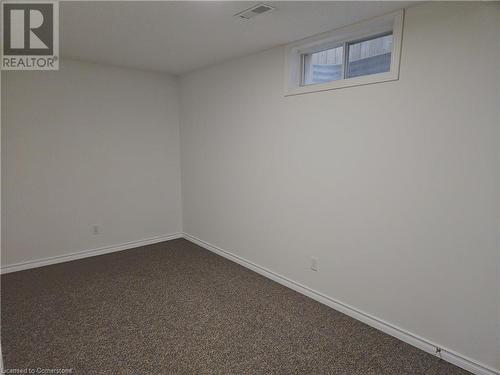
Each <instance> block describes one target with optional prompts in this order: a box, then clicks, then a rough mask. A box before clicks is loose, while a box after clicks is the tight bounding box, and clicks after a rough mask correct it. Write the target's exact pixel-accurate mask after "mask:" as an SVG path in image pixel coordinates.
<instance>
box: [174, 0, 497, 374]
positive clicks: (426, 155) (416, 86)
mask: <svg viewBox="0 0 500 375" xmlns="http://www.w3.org/2000/svg"><path fill="white" fill-rule="evenodd" d="M498 11H499V5H498V4H495V3H481V4H473V3H460V4H458V3H448V4H447V3H429V4H424V5H419V6H416V7H413V8H410V9H408V10H407V12H406V19H405V28H404V38H403V50H402V60H401V75H400V80H399V81H395V82H387V83H380V84H373V85H367V86H360V87H351V88H344V89H339V90H333V91H327V92H320V93H312V94H305V95H299V96H292V97H284V96H283V69H284V51H283V48H275V49H272V50H269V51H266V52H263V53H259V54H255V55H251V56H248V57H245V58H242V59H238V60H234V61H230V62H227V63H224V64H221V65H217V66H213V67H209V68H206V69H202V70H198V71H195V72H193V73H190V74H188V75H185V76H183V77H181V80H180V92H181V108H182V109H181V168H182V186H183V209H184V211H183V217H184V231H185V232H186V233H188V234H190V235H193V236H196V237H198V238H200V239H202V240H204V241H206V242H208V243H211V244H213V245H215V246H218V247H220V248H222V249H225V250H227V251H230V252H233V253H234V254H236V255H238V256H240V257H243V258H245V259H247V260H249V261H252V262H254V263H256V264H258V265H261V266H264V267H266V268H268V269H270V270H272V271H274V272H277V273H279V274H281V275H284V276H285V277H288V278H290V279H292V280H294V281H296V282H299V283H301V284H304V285H306V286H308V287H310V288H313V289H314V290H317V291H319V292H321V293H323V294H326V295H328V296H330V297H331V298H334V299H336V300H339V301H341V302H343V303H347V304H349V305H351V306H354V307H355V308H357V309H360V310H362V311H364V312H366V313H369V314H371V315H373V316H375V317H377V318H380V319H383V320H385V321H387V322H389V323H391V324H393V325H396V326H399V327H401V328H403V329H405V330H407V331H409V332H412V333H414V334H416V335H419V336H421V337H423V338H425V339H427V340H430V341H432V342H435V343H437V344H439V345H440V346H443V347H446V348H448V349H450V350H452V351H456V352H458V353H460V354H461V355H463V356H466V357H470V358H471V359H473V360H474V361H477V362H479V363H482V364H484V365H486V366H489V367H491V368H497V369H498V368H500V362H499V358H500V355H499V354H500V352H499V339H500V338H499V330H498V328H499V296H500V294H499V285H500V282H499V263H500V258H499V246H498V245H499V242H498V228H499V223H498V218H499V212H500V207H499V194H498V192H499V189H500V186H499V179H500V178H499V173H500V168H498V162H499V149H500V142H499V141H500V132H499V122H500V118H499V110H498V107H499V103H498V100H499V93H498V87H499V77H498V61H499V55H498V53H499V51H498V45H499V39H498V38H499V35H500V29H499V24H500V23H499V22H498V13H499V12H498ZM311 257H317V258H318V261H319V271H318V272H314V271H312V270H311V269H310V263H311V259H310V258H311Z"/></svg>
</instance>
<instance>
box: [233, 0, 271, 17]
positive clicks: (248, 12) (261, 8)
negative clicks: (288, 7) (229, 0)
mask: <svg viewBox="0 0 500 375" xmlns="http://www.w3.org/2000/svg"><path fill="white" fill-rule="evenodd" d="M273 10H274V7H272V6H270V5H267V4H263V3H261V4H257V5H255V6H253V7H251V8H248V9H245V10H244V11H242V12H239V13H236V14H235V15H234V16H235V17H239V18H243V19H245V20H248V19H250V18H253V17H255V16H258V15H259V14H263V13H269V12H272V11H273Z"/></svg>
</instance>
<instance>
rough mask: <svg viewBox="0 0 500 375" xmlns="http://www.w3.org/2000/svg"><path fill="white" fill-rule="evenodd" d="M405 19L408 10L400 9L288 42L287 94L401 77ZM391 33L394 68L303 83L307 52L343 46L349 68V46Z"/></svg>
mask: <svg viewBox="0 0 500 375" xmlns="http://www.w3.org/2000/svg"><path fill="white" fill-rule="evenodd" d="M403 21H404V9H401V10H399V11H397V12H393V13H389V14H386V15H384V16H380V17H374V18H371V19H369V20H367V21H363V22H359V23H356V24H353V25H350V26H346V27H342V28H340V29H335V30H332V31H328V32H326V33H323V34H319V35H315V36H312V37H309V38H306V39H303V40H300V41H298V42H294V43H291V44H289V45H287V46H286V47H285V96H290V95H300V94H306V93H310V92H318V91H326V90H335V89H340V88H344V87H352V86H360V85H368V84H372V83H378V82H388V81H396V80H398V79H399V61H400V56H401V45H402V38H403ZM389 32H392V52H391V68H390V71H388V72H384V73H376V74H369V75H364V76H359V77H353V78H342V79H339V80H336V81H330V82H325V83H316V84H308V85H303V84H302V79H303V68H304V67H303V57H304V54H309V53H314V52H317V51H321V50H325V49H330V48H335V47H338V46H342V45H343V46H344V51H343V54H344V55H343V56H344V63H343V67H342V69H343V71H345V69H346V66H345V65H346V61H347V59H348V56H347V55H348V52H349V51H348V50H346V46H347V45H349V44H350V43H352V42H356V41H359V40H364V39H369V38H370V37H376V36H378V35H381V34H384V33H389Z"/></svg>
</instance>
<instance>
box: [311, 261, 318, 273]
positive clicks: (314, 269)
mask: <svg viewBox="0 0 500 375" xmlns="http://www.w3.org/2000/svg"><path fill="white" fill-rule="evenodd" d="M311 269H312V270H313V271H316V272H317V271H318V258H316V257H311Z"/></svg>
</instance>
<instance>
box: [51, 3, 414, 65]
mask: <svg viewBox="0 0 500 375" xmlns="http://www.w3.org/2000/svg"><path fill="white" fill-rule="evenodd" d="M257 3H259V1H255V2H253V1H252V2H249V1H226V2H224V1H216V2H215V1H214V2H211V1H210V2H207V1H199V2H195V1H184V2H180V1H179V2H178V1H175V2H161V1H156V2H149V1H147V2H146V1H130V2H126V1H124V2H118V1H99V2H87V1H85V2H83V1H65V2H61V3H60V13H61V15H60V19H61V26H60V40H61V51H60V52H61V55H62V56H63V57H66V58H74V59H79V60H85V61H91V62H100V63H107V64H112V65H118V66H127V67H133V68H139V69H145V70H155V71H162V72H168V73H172V74H182V73H185V72H188V71H191V70H194V69H197V68H200V67H203V66H207V65H211V64H215V63H218V62H221V61H224V60H228V59H232V58H236V57H240V56H244V55H248V54H251V53H254V52H258V51H261V50H265V49H268V48H271V47H274V46H277V45H280V44H285V43H289V42H292V41H295V40H298V39H302V38H305V37H308V36H311V35H314V34H317V33H320V32H324V31H328V30H332V29H335V28H338V27H341V26H345V25H348V24H351V23H355V22H358V21H361V20H364V19H367V18H370V17H373V16H377V15H381V14H384V13H387V12H390V11H393V10H396V9H400V8H402V7H405V6H408V5H409V4H410V2H409V1H405V2H400V1H397V2H390V1H387V2H379V1H370V2H353V1H351V2H349V1H346V2H312V1H287V2H279V1H277V2H275V1H269V2H266V4H270V5H272V6H274V7H276V10H275V11H273V12H271V13H267V14H263V15H260V16H257V17H255V18H253V19H250V20H243V19H239V18H237V17H233V15H234V14H235V13H237V12H239V11H241V10H244V9H246V8H249V7H251V6H253V5H255V4H257Z"/></svg>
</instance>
